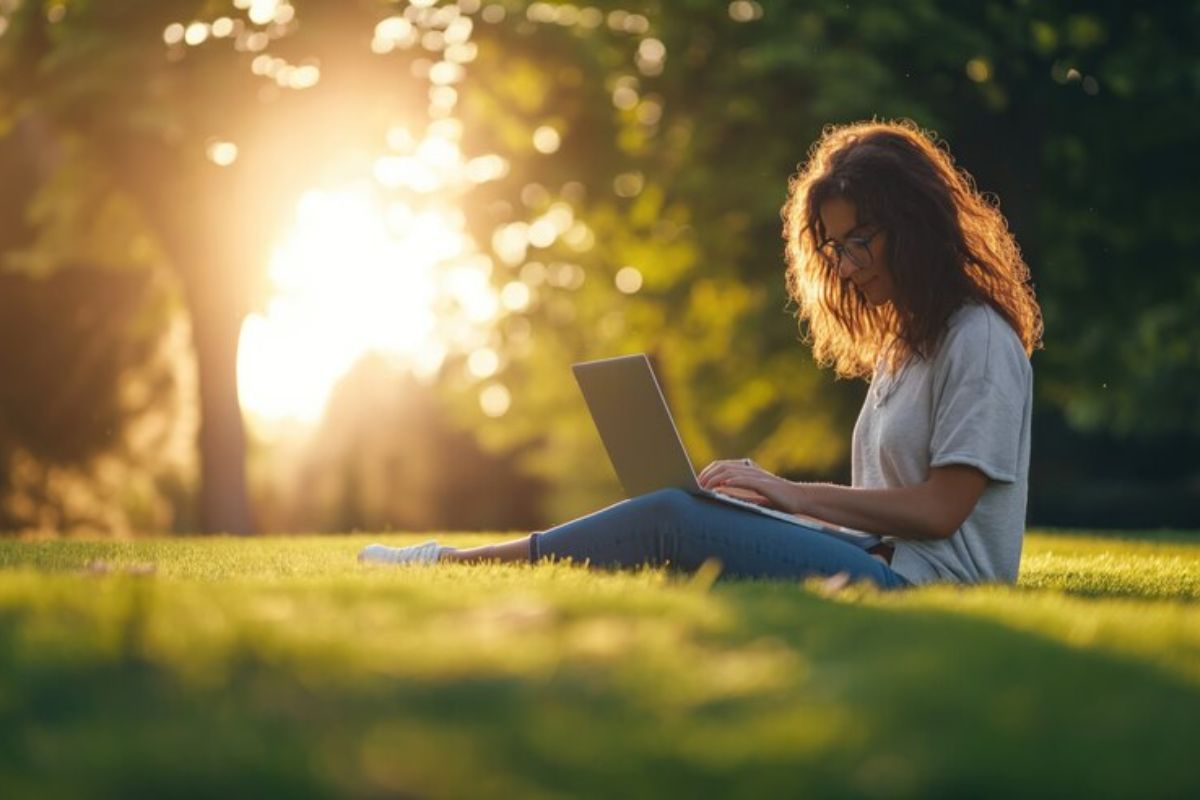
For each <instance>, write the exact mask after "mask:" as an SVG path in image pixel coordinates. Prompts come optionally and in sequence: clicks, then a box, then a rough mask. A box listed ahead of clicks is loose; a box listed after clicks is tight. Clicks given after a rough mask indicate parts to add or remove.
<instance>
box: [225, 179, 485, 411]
mask: <svg viewBox="0 0 1200 800" xmlns="http://www.w3.org/2000/svg"><path fill="white" fill-rule="evenodd" d="M464 227H465V220H464V219H463V216H462V213H461V212H460V211H458V210H457V209H453V208H444V207H439V208H435V209H433V210H419V211H418V210H414V209H413V208H411V207H409V206H407V205H405V204H403V203H398V202H397V203H385V202H384V201H382V200H380V199H379V198H378V197H377V196H376V195H374V194H373V193H372V191H371V188H370V187H369V186H368V185H362V186H354V187H350V188H345V189H340V190H336V191H326V190H313V191H310V192H308V193H306V194H305V195H304V196H303V197H302V198H301V200H300V202H299V206H298V209H297V215H296V223H295V226H294V228H293V229H292V231H291V232H290V233H289V234H288V235H287V237H286V238H285V240H284V241H283V242H282V243H281V244H280V245H279V247H278V248H277V249H276V251H275V253H274V255H273V257H272V259H271V263H270V265H269V273H268V274H269V277H270V280H271V284H272V287H273V289H274V296H273V297H272V298H271V300H270V301H269V303H268V305H267V307H266V309H265V310H264V311H263V312H262V313H255V314H252V315H250V316H249V317H248V318H247V320H246V321H245V323H244V325H243V327H242V333H241V340H240V343H239V349H238V391H239V394H240V397H241V402H242V406H243V408H245V409H246V410H247V411H248V412H249V413H250V414H251V416H252V417H256V418H258V420H260V421H263V422H268V423H270V422H281V421H286V420H293V421H299V422H304V423H312V422H314V421H316V420H318V419H319V418H320V416H321V414H322V413H323V411H324V408H325V404H326V402H327V400H328V398H329V394H330V392H331V391H332V389H333V387H334V385H335V384H336V383H337V381H338V380H339V379H340V378H341V377H342V376H344V375H345V374H346V373H347V372H348V371H349V370H350V368H351V367H352V366H353V365H354V364H355V362H357V361H358V360H359V359H360V358H361V357H362V356H363V355H364V354H366V353H368V352H371V351H374V352H377V353H380V354H382V355H384V356H386V357H387V358H388V359H389V360H391V361H393V362H394V363H396V364H397V365H398V366H400V367H402V368H405V369H409V370H411V371H412V372H413V373H415V374H417V375H418V376H427V375H431V374H433V373H435V372H436V371H437V370H438V369H439V368H440V366H441V364H442V361H443V360H444V359H445V357H446V356H447V354H448V353H449V352H450V351H451V350H452V349H455V348H460V349H473V348H474V347H477V346H478V345H479V344H480V343H481V341H480V337H481V334H480V330H481V329H482V328H483V327H484V326H486V325H487V324H488V323H490V322H491V321H493V320H494V319H495V317H496V315H497V313H498V312H499V310H500V298H499V296H498V294H497V292H496V291H495V290H494V289H493V287H492V285H491V281H490V278H489V275H490V272H491V266H492V264H491V260H490V259H489V258H488V257H487V256H484V255H481V254H479V253H477V252H475V251H474V250H473V248H472V246H471V240H470V237H469V236H468V235H467V233H466V232H465V229H464Z"/></svg>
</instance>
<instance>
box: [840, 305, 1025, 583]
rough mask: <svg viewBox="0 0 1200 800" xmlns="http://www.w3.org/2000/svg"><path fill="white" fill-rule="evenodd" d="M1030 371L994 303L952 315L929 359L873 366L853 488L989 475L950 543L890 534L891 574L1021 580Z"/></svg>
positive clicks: (917, 579)
mask: <svg viewBox="0 0 1200 800" xmlns="http://www.w3.org/2000/svg"><path fill="white" fill-rule="evenodd" d="M1032 404H1033V371H1032V369H1031V367H1030V364H1029V358H1028V357H1027V356H1026V355H1025V349H1024V347H1023V346H1022V344H1021V340H1020V339H1019V338H1018V337H1017V334H1016V332H1015V331H1013V329H1012V328H1011V327H1009V325H1008V323H1006V322H1005V321H1004V318H1003V317H1001V316H1000V315H999V314H998V313H996V311H995V309H993V308H992V307H991V306H987V305H979V304H974V303H972V304H968V305H965V306H963V307H962V308H960V309H959V310H958V311H956V312H955V313H954V315H953V316H951V318H950V321H949V325H948V330H947V332H946V334H945V337H944V338H943V340H942V342H941V344H940V345H939V347H938V350H937V352H936V353H934V354H933V355H932V357H930V358H927V359H922V358H920V357H915V356H914V357H912V358H910V359H908V361H907V362H906V363H905V364H904V365H903V366H902V367H900V368H899V369H898V370H897V371H896V373H895V374H891V373H889V372H887V371H886V370H884V369H883V368H882V367H880V368H879V369H877V370H876V374H875V378H874V380H873V381H872V382H871V388H870V391H868V392H867V398H866V400H865V401H864V402H863V407H862V411H861V412H860V414H859V417H858V422H857V424H856V425H855V426H854V443H853V453H852V470H853V477H852V481H851V482H852V484H853V485H854V486H861V487H863V488H868V489H881V488H897V487H902V486H913V485H915V484H919V483H923V482H924V481H925V480H926V479H928V477H929V470H930V468H932V467H941V466H946V465H948V464H966V465H968V466H972V467H975V468H976V469H978V470H980V471H981V472H983V474H984V475H986V476H987V477H988V478H989V481H988V484H987V488H985V489H984V490H983V494H982V495H981V496H980V498H979V502H978V503H976V505H975V508H974V509H973V510H972V511H971V514H970V516H968V517H967V519H966V521H965V522H964V523H963V524H962V527H961V528H959V529H958V530H957V531H955V533H954V535H953V536H951V537H950V538H949V539H944V540H925V541H918V540H914V539H899V538H896V537H892V536H884V539H885V540H886V541H888V542H891V543H892V545H893V546H894V547H895V548H896V552H895V554H894V555H893V557H892V569H894V570H895V571H896V572H898V573H900V574H901V575H903V576H904V577H905V578H907V579H908V580H910V581H912V582H913V583H915V584H921V583H928V582H931V581H951V582H956V583H979V582H984V581H1007V582H1010V583H1012V582H1015V581H1016V579H1017V568H1018V567H1019V566H1020V563H1021V542H1022V539H1023V537H1024V533H1025V501H1026V494H1027V490H1028V484H1029V438H1030V437H1029V423H1030V411H1031V408H1032Z"/></svg>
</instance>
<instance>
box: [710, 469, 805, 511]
mask: <svg viewBox="0 0 1200 800" xmlns="http://www.w3.org/2000/svg"><path fill="white" fill-rule="evenodd" d="M699 481H700V486H701V488H704V489H708V490H709V491H712V492H723V491H726V490H734V491H729V492H728V493H729V494H732V495H734V496H736V497H743V499H746V498H744V496H743V494H742V492H752V493H754V494H757V495H759V496H760V497H762V498H763V499H764V500H765V501H766V502H765V503H763V505H767V506H770V507H771V508H774V509H778V510H779V511H788V512H790V511H792V503H793V502H794V498H793V494H794V492H795V484H794V483H792V482H791V481H789V480H787V479H786V478H781V477H779V476H778V475H772V474H771V473H770V472H767V471H766V470H765V469H763V468H762V467H760V466H759V465H758V464H755V463H754V462H753V461H751V460H750V459H748V458H739V459H735V460H726V461H714V462H713V463H711V464H709V465H708V466H707V467H705V468H704V469H702V470H701V471H700V475H699ZM739 490H740V491H739Z"/></svg>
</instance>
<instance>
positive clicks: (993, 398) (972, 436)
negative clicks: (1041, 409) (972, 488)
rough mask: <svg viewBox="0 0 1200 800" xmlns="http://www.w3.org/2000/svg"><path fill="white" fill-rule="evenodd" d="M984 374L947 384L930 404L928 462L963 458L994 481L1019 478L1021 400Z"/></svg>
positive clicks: (954, 461)
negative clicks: (931, 429)
mask: <svg viewBox="0 0 1200 800" xmlns="http://www.w3.org/2000/svg"><path fill="white" fill-rule="evenodd" d="M1015 395H1016V393H1015V392H1013V391H1012V390H1011V389H1009V390H1003V389H1001V388H1000V387H998V386H995V385H993V383H992V382H991V381H989V380H987V379H984V378H976V379H973V380H968V381H965V382H962V383H957V384H955V383H950V384H949V385H947V386H946V388H945V391H944V393H943V396H942V398H941V402H940V403H939V404H938V406H937V407H936V408H935V409H934V419H933V434H932V437H931V439H930V447H929V452H930V466H933V467H945V466H948V465H950V464H965V465H967V466H969V467H975V468H976V469H977V470H979V471H980V472H982V473H983V474H984V475H986V476H988V477H989V478H991V479H992V480H994V481H1002V482H1004V483H1011V482H1012V481H1015V480H1016V479H1017V465H1018V463H1019V459H1020V447H1021V428H1022V424H1023V422H1024V419H1023V417H1024V411H1025V408H1024V402H1023V401H1022V400H1020V399H1018V397H1017V396H1015Z"/></svg>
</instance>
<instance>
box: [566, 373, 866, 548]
mask: <svg viewBox="0 0 1200 800" xmlns="http://www.w3.org/2000/svg"><path fill="white" fill-rule="evenodd" d="M571 370H572V371H573V372H574V373H575V380H576V381H578V383H579V388H580V390H581V391H582V392H583V399H584V400H585V401H586V402H587V407H588V411H590V412H591V414H592V421H593V422H595V423H596V430H597V431H599V433H600V439H601V440H602V441H603V442H604V449H605V450H607V451H608V457H609V460H610V461H612V465H613V469H615V470H616V473H617V478H619V479H620V481H621V486H622V487H624V489H625V493H626V494H628V495H629V496H630V497H637V496H638V495H642V494H647V493H649V492H654V491H657V490H659V489H668V488H678V489H683V490H684V491H686V492H689V493H690V494H694V495H696V496H698V497H708V498H711V499H713V500H717V501H720V502H722V503H728V504H729V505H731V506H735V507H737V508H740V509H742V510H744V511H747V512H750V513H754V514H762V515H764V516H767V517H773V518H775V519H778V520H782V521H783V522H787V523H790V524H792V525H798V526H800V527H803V528H809V529H816V530H818V531H820V532H822V533H826V534H829V535H830V536H834V537H837V538H838V539H841V540H842V541H845V542H849V543H850V544H853V545H855V546H857V547H861V548H863V549H864V550H865V549H867V548H870V547H872V546H874V545H876V544H879V542H880V541H881V539H880V537H879V536H877V535H875V534H872V533H866V532H864V531H858V530H854V529H853V528H846V527H843V526H841V525H835V524H834V523H832V522H826V521H825V520H821V519H817V518H816V517H810V516H808V515H806V514H788V513H786V512H783V511H778V510H776V509H773V508H766V507H764V506H760V505H758V504H757V503H752V502H750V501H749V500H742V499H741V498H738V497H731V496H730V495H727V494H722V493H720V492H714V491H709V490H708V489H704V488H702V487H701V486H700V482H699V481H698V480H697V479H696V471H695V470H694V469H693V467H692V461H691V459H690V458H689V457H688V454H687V450H686V449H685V448H684V446H683V440H682V439H680V438H679V431H678V430H677V429H676V428H675V420H674V419H673V418H672V417H671V411H670V409H669V408H667V401H666V398H664V397H663V393H662V390H661V389H660V388H659V385H658V379H657V378H656V377H655V375H654V370H653V368H652V367H651V366H650V359H649V358H647V357H646V355H645V354H644V353H639V354H637V355H631V356H620V357H618V358H606V359H601V360H599V361H585V362H582V363H579V364H573V365H572V366H571Z"/></svg>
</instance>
